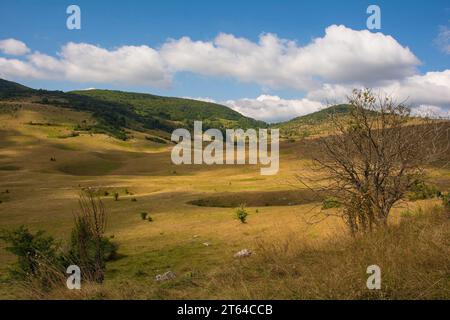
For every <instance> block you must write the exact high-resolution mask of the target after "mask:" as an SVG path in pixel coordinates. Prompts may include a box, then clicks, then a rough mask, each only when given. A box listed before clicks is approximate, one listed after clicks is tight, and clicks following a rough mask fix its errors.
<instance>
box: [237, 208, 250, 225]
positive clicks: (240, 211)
mask: <svg viewBox="0 0 450 320" xmlns="http://www.w3.org/2000/svg"><path fill="white" fill-rule="evenodd" d="M247 216H248V213H247V210H245V205H243V204H241V205H240V206H239V208H237V209H236V218H237V219H238V220H240V221H241V222H242V223H246V222H247Z"/></svg>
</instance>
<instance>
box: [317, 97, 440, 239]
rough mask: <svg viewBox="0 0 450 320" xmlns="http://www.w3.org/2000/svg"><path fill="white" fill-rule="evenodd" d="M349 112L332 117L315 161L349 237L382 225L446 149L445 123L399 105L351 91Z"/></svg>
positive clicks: (402, 104) (326, 190)
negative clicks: (339, 205) (339, 206)
mask: <svg viewBox="0 0 450 320" xmlns="http://www.w3.org/2000/svg"><path fill="white" fill-rule="evenodd" d="M348 104H349V113H348V115H345V116H342V115H340V116H337V115H331V116H330V121H329V124H330V126H331V128H330V129H331V133H330V135H329V136H327V137H325V138H321V139H319V144H320V147H321V148H320V150H321V152H319V154H318V155H317V156H316V157H315V159H314V160H315V162H316V163H317V164H318V166H319V169H321V170H322V172H325V175H326V177H325V179H326V181H327V186H326V187H324V189H325V190H324V191H325V192H326V193H327V194H330V195H333V196H334V197H336V198H337V199H338V200H339V201H340V202H341V203H342V210H341V212H340V213H339V214H338V215H339V216H340V217H342V218H343V219H344V221H345V223H346V224H347V226H348V227H349V229H350V231H351V233H352V234H356V233H359V232H367V231H371V230H374V229H376V228H378V227H383V226H386V225H387V221H388V216H389V213H390V212H391V209H392V207H393V206H394V205H395V204H396V203H397V202H399V201H400V200H401V199H402V198H403V197H404V196H405V193H406V192H407V191H408V190H409V189H410V188H411V186H412V185H413V184H414V183H415V182H416V181H417V180H418V179H422V178H423V176H424V169H425V168H426V166H427V165H429V164H430V163H432V162H433V161H435V160H437V159H438V156H439V155H442V153H443V152H445V151H446V150H447V149H448V144H449V139H448V122H446V121H442V120H437V119H430V118H413V117H411V114H410V113H411V110H410V109H409V108H408V107H407V106H406V105H405V104H404V103H396V102H395V101H394V100H393V99H392V98H390V97H387V96H385V97H377V96H375V95H374V94H373V93H372V91H370V90H369V89H366V90H354V91H353V94H352V96H350V97H349V98H348Z"/></svg>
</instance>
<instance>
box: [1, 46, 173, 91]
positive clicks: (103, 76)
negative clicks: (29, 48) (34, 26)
mask: <svg viewBox="0 0 450 320" xmlns="http://www.w3.org/2000/svg"><path fill="white" fill-rule="evenodd" d="M0 66H1V67H2V68H0V76H2V77H11V78H17V77H18V78H35V79H63V80H69V81H73V82H80V83H83V82H92V83H119V84H126V85H148V86H153V87H167V86H169V85H170V84H171V80H172V74H171V73H170V72H169V71H168V68H167V66H166V65H165V63H164V62H163V61H162V58H161V56H160V54H159V53H158V51H157V50H155V49H152V48H150V47H148V46H123V47H120V48H117V49H114V50H107V49H104V48H101V47H98V46H94V45H91V44H86V43H72V42H69V43H68V44H66V45H65V46H63V47H62V49H61V51H60V52H59V53H58V55H57V57H53V56H50V55H46V54H42V53H39V52H35V53H32V54H30V55H28V56H27V57H26V60H25V61H21V60H16V59H7V58H0Z"/></svg>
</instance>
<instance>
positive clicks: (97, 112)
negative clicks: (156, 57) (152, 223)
mask: <svg viewBox="0 0 450 320" xmlns="http://www.w3.org/2000/svg"><path fill="white" fill-rule="evenodd" d="M11 99H13V100H26V101H31V102H35V103H41V104H49V105H53V106H57V107H63V108H70V109H74V110H78V111H85V112H90V113H92V115H93V116H94V118H96V119H97V121H98V124H97V125H96V127H95V128H93V129H94V130H96V131H99V132H105V133H108V134H110V135H113V136H115V137H117V138H121V139H127V133H126V131H127V130H126V129H133V130H138V131H145V130H160V131H164V132H167V133H171V132H172V131H173V130H174V129H176V128H180V127H182V128H187V129H192V128H193V122H194V120H202V121H203V129H204V130H205V129H208V128H217V129H220V130H225V129H227V128H243V129H246V128H259V127H266V126H267V124H266V123H265V122H262V121H257V120H254V119H252V118H248V117H245V116H243V115H242V114H240V113H238V112H236V111H234V110H232V109H230V108H228V107H226V106H223V105H220V104H215V103H209V102H203V101H197V100H190V99H182V98H170V97H160V96H155V95H150V94H142V93H129V92H121V91H110V90H85V91H72V92H67V93H65V92H62V91H47V90H35V89H31V88H28V87H25V86H23V85H21V84H18V83H15V82H11V81H7V80H2V79H0V100H11Z"/></svg>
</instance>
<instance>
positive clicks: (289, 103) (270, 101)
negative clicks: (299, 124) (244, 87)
mask: <svg viewBox="0 0 450 320" xmlns="http://www.w3.org/2000/svg"><path fill="white" fill-rule="evenodd" d="M223 104H225V105H227V106H229V107H230V108H231V109H233V110H236V111H237V112H239V113H242V114H243V115H245V116H248V117H251V118H254V119H257V120H263V121H266V122H280V121H285V120H289V119H292V118H294V117H298V116H302V115H305V114H308V113H311V112H315V111H318V110H320V109H321V108H323V104H322V103H320V102H317V101H311V100H308V99H298V100H296V99H291V100H286V99H281V98H280V97H278V96H271V95H261V96H259V97H258V98H256V99H248V98H247V99H240V100H228V101H225V102H223Z"/></svg>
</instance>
